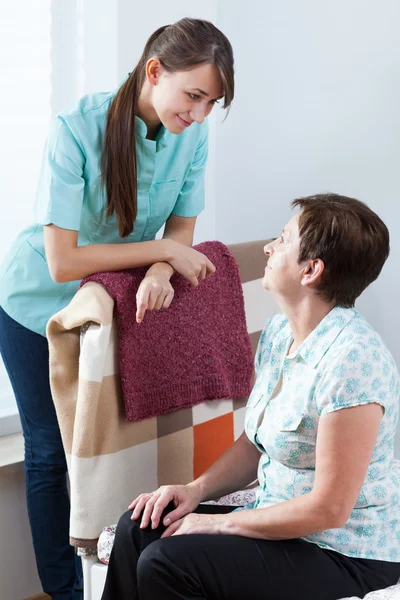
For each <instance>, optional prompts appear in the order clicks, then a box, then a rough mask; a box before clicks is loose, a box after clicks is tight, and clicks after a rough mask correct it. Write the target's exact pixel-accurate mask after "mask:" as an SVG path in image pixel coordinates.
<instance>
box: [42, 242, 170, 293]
mask: <svg viewBox="0 0 400 600" xmlns="http://www.w3.org/2000/svg"><path fill="white" fill-rule="evenodd" d="M169 259H170V251H169V245H168V240H152V241H149V242H136V243H128V244H91V245H87V246H77V247H76V248H70V249H69V250H68V252H67V253H66V255H65V256H64V257H63V259H60V260H59V261H58V263H57V269H56V270H55V272H52V277H53V279H54V280H55V281H57V282H58V283H63V282H66V281H77V280H80V279H83V278H84V277H87V276H88V275H92V274H93V273H98V272H101V271H121V270H122V269H131V268H135V267H146V266H149V265H152V264H154V263H158V262H166V263H167V262H168V260H169Z"/></svg>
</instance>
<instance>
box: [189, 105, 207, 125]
mask: <svg viewBox="0 0 400 600" xmlns="http://www.w3.org/2000/svg"><path fill="white" fill-rule="evenodd" d="M206 113H207V105H205V106H204V104H203V103H202V102H198V103H197V104H196V106H195V107H193V108H192V110H191V111H190V118H191V119H192V120H193V121H196V123H199V125H201V124H202V123H203V121H204V119H205V117H206Z"/></svg>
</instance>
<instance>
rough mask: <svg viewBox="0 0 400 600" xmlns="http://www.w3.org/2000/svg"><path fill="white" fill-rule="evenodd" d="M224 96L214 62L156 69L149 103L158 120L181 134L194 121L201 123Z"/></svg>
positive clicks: (173, 131)
mask: <svg viewBox="0 0 400 600" xmlns="http://www.w3.org/2000/svg"><path fill="white" fill-rule="evenodd" d="M222 96H223V86H222V81H221V77H220V75H219V73H218V70H217V69H216V67H215V66H214V65H210V64H204V65H200V66H198V67H193V68H192V69H190V70H189V71H176V72H175V73H168V72H167V71H165V69H162V67H161V70H160V72H159V75H158V79H157V83H156V85H154V86H153V90H152V102H153V107H154V110H155V112H156V113H157V116H158V118H159V119H160V121H161V123H162V124H163V125H164V127H165V128H166V129H168V131H170V132H171V133H176V134H179V133H182V132H183V131H184V130H185V129H186V128H187V127H190V125H191V124H192V123H194V122H196V123H202V122H203V121H204V119H205V117H207V116H208V115H209V114H210V112H211V111H212V109H213V107H214V105H215V104H216V103H217V102H218V100H219V99H221V98H222Z"/></svg>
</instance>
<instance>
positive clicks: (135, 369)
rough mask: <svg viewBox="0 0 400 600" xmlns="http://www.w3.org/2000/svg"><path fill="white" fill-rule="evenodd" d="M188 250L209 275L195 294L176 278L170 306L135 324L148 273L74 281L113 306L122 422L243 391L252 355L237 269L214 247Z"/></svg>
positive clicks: (112, 274)
mask: <svg viewBox="0 0 400 600" xmlns="http://www.w3.org/2000/svg"><path fill="white" fill-rule="evenodd" d="M195 248H196V250H198V251H199V252H202V253H203V254H205V255H206V256H207V257H208V258H209V259H210V260H211V261H212V262H213V263H214V265H215V266H216V272H215V273H214V275H212V276H211V277H207V278H206V279H205V280H204V281H201V282H200V283H199V286H198V287H197V288H195V289H194V288H192V287H191V285H190V284H189V282H188V281H187V280H186V279H185V278H184V277H182V276H181V275H179V274H177V273H175V274H174V275H173V276H172V278H171V284H172V286H173V288H174V290H175V296H174V299H173V301H172V304H171V306H170V307H169V308H168V309H162V310H161V311H159V312H157V311H148V312H146V314H145V317H144V320H143V321H142V323H140V324H138V323H136V320H135V314H136V293H137V290H138V287H139V285H140V282H141V281H142V279H143V277H144V275H145V273H146V270H147V268H138V269H128V270H124V271H115V272H107V273H96V274H95V275H91V276H89V277H86V278H85V279H84V280H83V281H82V283H81V285H84V284H85V283H87V282H88V281H96V282H97V283H101V284H102V285H103V286H104V287H105V288H106V290H107V292H108V293H109V294H110V296H112V298H114V300H115V307H116V315H117V321H118V328H119V361H120V376H121V385H122V391H123V396H124V402H125V410H126V416H127V419H128V420H129V421H137V420H140V419H145V418H148V417H152V416H154V415H159V414H163V413H167V412H170V411H173V410H177V409H179V408H185V407H189V406H193V405H195V404H198V403H200V402H203V401H204V400H216V399H222V398H239V397H246V396H248V395H249V393H250V380H251V375H252V371H253V356H252V350H251V344H250V338H249V335H248V333H247V327H246V318H245V312H244V301H243V291H242V284H241V281H240V275H239V269H238V266H237V264H236V261H235V259H234V258H233V256H232V254H231V253H230V252H229V250H228V248H227V247H226V246H225V245H224V244H222V243H221V242H203V243H202V244H199V245H198V246H195Z"/></svg>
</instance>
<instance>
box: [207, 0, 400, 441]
mask: <svg viewBox="0 0 400 600" xmlns="http://www.w3.org/2000/svg"><path fill="white" fill-rule="evenodd" d="M399 22H400V4H399V3H398V2H397V0H381V2H375V1H374V0H367V1H366V0H351V1H349V0H336V2H321V1H320V0H302V1H301V2H299V1H298V0H284V1H279V2H278V1H267V2H260V1H257V0H248V1H247V2H246V10H243V6H242V4H241V3H233V2H230V1H229V0H219V19H218V25H219V26H220V27H221V29H222V30H223V31H224V32H225V33H226V34H227V35H228V37H229V38H230V40H231V42H232V44H233V48H234V52H235V58H236V85H237V95H236V98H235V106H234V108H233V109H232V112H231V114H230V116H229V117H228V119H227V120H226V122H225V123H224V124H223V125H221V126H218V130H217V165H216V172H217V177H216V196H217V202H216V233H217V236H218V238H219V239H222V240H223V241H225V242H238V241H244V240H248V239H251V238H263V237H270V236H273V235H278V234H279V233H280V231H281V229H282V226H283V224H284V223H285V221H286V220H287V219H288V218H289V217H290V211H289V202H290V201H291V200H292V199H294V198H295V197H297V196H300V195H308V194H313V193H319V192H325V191H333V192H338V193H342V194H346V195H352V196H355V197H356V198H359V199H361V200H363V201H365V202H366V203H367V204H369V205H370V206H371V208H373V209H374V210H376V212H378V214H379V215H380V216H381V217H382V218H383V220H384V221H385V222H386V223H387V225H388V227H389V229H390V233H391V247H392V252H391V256H390V258H389V260H388V262H387V264H386V265H385V267H384V270H383V272H382V275H381V277H380V278H379V280H378V281H377V282H376V283H375V284H373V285H372V286H371V288H370V289H369V290H367V291H366V292H365V294H364V296H363V297H362V299H361V300H360V301H359V303H358V308H359V309H360V310H361V311H362V313H363V314H364V315H365V316H366V317H367V319H368V320H370V321H371V323H372V324H373V325H374V327H375V328H376V329H377V330H378V331H379V332H380V333H381V335H383V337H384V339H385V340H386V342H387V344H388V346H389V348H390V350H391V351H392V353H393V354H394V356H395V358H396V360H397V363H398V364H399V365H400V344H399V342H398V337H399V333H400V326H399V323H398V320H397V318H396V314H397V307H398V305H399V303H400V278H399V276H398V268H397V263H398V257H399V256H400V203H399V200H398V196H399V183H400V178H399V157H400V117H399V104H400V77H399V73H400V38H399V35H398V23H399ZM399 449H400V448H399Z"/></svg>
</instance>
